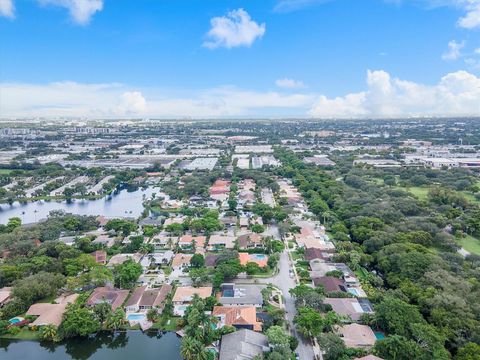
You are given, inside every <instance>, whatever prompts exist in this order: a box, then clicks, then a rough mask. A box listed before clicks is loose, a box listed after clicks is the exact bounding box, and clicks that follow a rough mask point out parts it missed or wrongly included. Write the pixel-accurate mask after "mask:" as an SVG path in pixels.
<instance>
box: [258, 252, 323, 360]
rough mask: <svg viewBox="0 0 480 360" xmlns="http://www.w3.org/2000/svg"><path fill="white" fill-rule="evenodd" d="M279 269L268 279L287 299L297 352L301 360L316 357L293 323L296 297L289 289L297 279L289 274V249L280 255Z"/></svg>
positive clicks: (288, 314)
mask: <svg viewBox="0 0 480 360" xmlns="http://www.w3.org/2000/svg"><path fill="white" fill-rule="evenodd" d="M279 269H280V271H279V272H278V274H277V275H275V276H274V277H272V278H270V279H267V280H268V281H269V282H271V283H272V284H273V285H275V286H276V287H278V288H279V289H280V290H282V293H283V298H284V301H285V310H286V312H287V313H286V318H287V321H288V324H289V327H290V330H291V332H292V335H293V336H295V337H296V338H297V339H298V348H297V350H296V352H297V353H298V354H299V355H300V359H301V360H311V359H313V358H314V351H313V347H312V345H311V343H310V342H309V341H308V340H305V339H304V338H303V336H302V335H300V334H299V333H297V330H296V329H295V325H294V324H293V318H294V316H295V314H296V313H297V311H296V308H295V299H294V298H293V297H292V296H291V295H290V292H289V290H290V289H292V288H294V287H295V286H297V284H296V282H295V279H294V278H292V277H290V276H289V270H290V260H289V257H288V253H287V250H284V251H283V252H282V254H281V256H280V262H279Z"/></svg>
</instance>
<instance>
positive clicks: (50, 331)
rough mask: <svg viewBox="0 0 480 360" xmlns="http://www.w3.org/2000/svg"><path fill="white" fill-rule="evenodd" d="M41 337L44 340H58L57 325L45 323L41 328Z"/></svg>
mask: <svg viewBox="0 0 480 360" xmlns="http://www.w3.org/2000/svg"><path fill="white" fill-rule="evenodd" d="M40 338H41V339H42V340H44V341H56V340H57V339H58V329H57V327H56V326H55V325H45V326H42V328H41V329H40Z"/></svg>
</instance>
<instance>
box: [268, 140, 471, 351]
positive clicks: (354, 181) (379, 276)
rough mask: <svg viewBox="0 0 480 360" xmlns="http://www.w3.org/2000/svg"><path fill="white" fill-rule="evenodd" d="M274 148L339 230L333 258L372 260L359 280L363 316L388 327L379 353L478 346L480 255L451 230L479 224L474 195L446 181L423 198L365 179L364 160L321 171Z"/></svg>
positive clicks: (312, 203)
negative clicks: (367, 307) (464, 248)
mask: <svg viewBox="0 0 480 360" xmlns="http://www.w3.org/2000/svg"><path fill="white" fill-rule="evenodd" d="M276 155H277V156H278V157H279V158H280V160H281V161H282V163H283V165H284V166H283V168H282V169H280V170H279V174H280V175H282V176H286V177H288V178H291V179H292V181H293V183H294V185H295V186H297V187H298V188H299V189H300V191H301V192H302V193H303V195H304V197H305V200H306V201H307V203H308V205H309V208H310V210H311V211H312V212H313V213H314V214H315V215H317V216H319V218H320V219H321V220H322V221H324V223H325V224H326V225H327V229H328V230H329V231H330V233H331V234H332V236H333V238H334V240H336V242H337V251H338V255H337V260H338V261H344V262H346V263H347V264H348V265H349V266H350V267H351V268H352V269H353V270H358V269H359V268H361V267H365V268H366V269H368V270H370V271H369V273H368V276H366V277H365V278H364V279H363V280H362V281H363V286H364V289H365V290H366V291H367V293H368V295H369V298H370V299H371V300H372V301H373V302H374V304H375V310H376V315H375V316H373V317H370V318H365V319H364V322H365V323H367V324H371V325H374V326H376V327H378V328H380V329H382V330H384V331H385V332H386V333H387V334H388V336H387V338H386V339H385V340H381V341H378V342H377V345H376V347H375V350H374V351H375V352H376V353H377V354H378V355H380V356H382V357H385V358H387V359H388V358H395V359H413V358H415V359H448V358H449V357H450V355H454V356H455V355H456V356H457V357H456V358H458V359H467V358H468V357H466V356H465V357H462V356H463V355H462V354H468V353H469V350H471V349H477V350H478V349H480V347H478V348H475V346H478V344H479V343H480V321H479V320H480V303H479V302H478V298H479V295H480V257H479V256H474V255H472V256H467V257H466V258H463V257H462V256H460V255H459V254H458V253H457V252H456V250H457V249H458V247H459V246H458V243H457V241H456V238H455V235H460V234H461V233H462V232H463V229H464V227H465V223H466V222H469V224H470V226H471V227H475V226H477V227H476V230H475V233H476V231H478V215H479V208H478V205H475V203H472V202H470V201H467V200H466V199H465V198H464V197H463V196H462V195H461V194H459V193H458V192H457V191H456V190H455V189H451V188H449V187H447V186H446V185H448V184H447V182H446V181H443V182H441V184H440V185H439V187H437V188H432V190H431V191H430V193H429V196H428V198H427V199H426V200H423V201H420V200H418V199H417V198H416V197H415V196H413V195H412V194H410V193H409V192H407V191H404V190H401V189H399V188H398V187H394V186H388V185H379V184H378V183H376V182H373V181H369V176H368V175H369V174H366V173H364V172H362V171H361V169H357V168H352V169H350V170H349V171H348V172H346V173H344V174H338V173H337V174H327V173H326V172H325V171H322V170H320V169H319V168H318V167H315V166H312V165H306V164H304V163H303V162H302V161H301V160H300V159H299V158H298V157H297V156H296V155H295V154H294V153H292V152H289V151H285V150H281V149H280V150H277V152H276ZM409 174H410V176H412V177H413V176H415V172H409ZM332 175H333V176H332ZM339 175H341V176H339ZM370 175H371V174H370ZM442 176H443V175H440V176H437V177H442ZM403 177H404V180H405V181H409V180H411V179H410V178H409V177H408V176H407V175H406V174H403ZM393 354H396V355H395V356H394V355H393Z"/></svg>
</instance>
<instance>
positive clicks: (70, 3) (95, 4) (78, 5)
mask: <svg viewBox="0 0 480 360" xmlns="http://www.w3.org/2000/svg"><path fill="white" fill-rule="evenodd" d="M37 1H38V3H39V4H41V5H52V6H60V7H63V8H66V9H67V10H68V12H69V13H70V16H71V18H72V20H73V21H74V22H75V23H77V24H79V25H86V24H88V23H89V22H90V19H91V18H92V16H93V15H94V14H95V13H96V12H98V11H102V9H103V0H37Z"/></svg>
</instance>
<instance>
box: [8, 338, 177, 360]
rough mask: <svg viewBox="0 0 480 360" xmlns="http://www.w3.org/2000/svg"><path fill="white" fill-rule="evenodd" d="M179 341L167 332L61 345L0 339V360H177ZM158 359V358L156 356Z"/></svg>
mask: <svg viewBox="0 0 480 360" xmlns="http://www.w3.org/2000/svg"><path fill="white" fill-rule="evenodd" d="M179 349H180V340H179V338H178V337H177V336H176V335H175V334H174V333H171V332H161V331H149V332H147V333H142V332H140V331H127V332H117V333H112V332H100V333H98V334H96V335H95V336H90V337H87V338H76V339H70V340H68V341H64V342H61V343H51V342H35V341H17V340H7V339H0V359H2V360H17V359H36V360H47V359H48V360H57V359H58V360H60V359H62V360H63V359H66V358H70V359H75V360H86V359H102V360H103V359H106V360H110V359H112V360H123V359H125V360H127V359H128V360H131V359H132V358H133V359H135V358H137V359H158V358H164V359H169V360H170V359H172V360H177V359H178V360H180V359H181V357H180V354H179V353H180V350H179ZM159 355H160V356H159Z"/></svg>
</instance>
